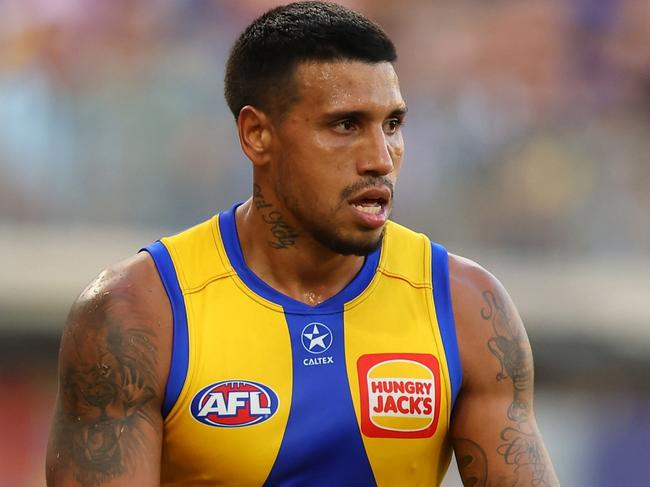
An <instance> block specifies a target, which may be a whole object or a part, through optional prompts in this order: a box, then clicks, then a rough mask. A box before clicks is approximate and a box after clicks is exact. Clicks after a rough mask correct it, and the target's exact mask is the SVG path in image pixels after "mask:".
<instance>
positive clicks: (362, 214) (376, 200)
mask: <svg viewBox="0 0 650 487" xmlns="http://www.w3.org/2000/svg"><path fill="white" fill-rule="evenodd" d="M391 196H392V195H391V191H390V189H389V188H388V187H386V186H376V187H372V188H369V189H366V190H364V191H362V192H361V193H358V194H357V195H355V196H354V198H352V199H350V200H349V201H348V202H349V203H350V205H351V206H352V208H353V209H354V211H355V213H356V214H357V216H358V217H359V219H360V220H361V221H362V222H363V223H364V224H365V225H366V226H369V227H371V228H378V227H381V226H382V225H383V224H384V223H386V220H387V219H388V212H387V210H386V208H387V206H388V203H389V202H390V200H391Z"/></svg>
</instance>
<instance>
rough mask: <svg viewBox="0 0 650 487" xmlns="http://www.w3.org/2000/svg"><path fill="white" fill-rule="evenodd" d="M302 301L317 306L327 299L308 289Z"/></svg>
mask: <svg viewBox="0 0 650 487" xmlns="http://www.w3.org/2000/svg"><path fill="white" fill-rule="evenodd" d="M301 301H302V302H303V303H305V304H307V305H309V306H316V305H318V304H320V303H322V302H323V301H325V298H324V297H323V296H322V295H320V294H317V293H315V292H313V291H307V292H305V293H303V295H302V299H301Z"/></svg>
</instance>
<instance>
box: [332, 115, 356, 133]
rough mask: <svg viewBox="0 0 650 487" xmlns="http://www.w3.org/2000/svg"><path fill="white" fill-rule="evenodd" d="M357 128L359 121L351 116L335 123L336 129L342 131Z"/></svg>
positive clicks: (350, 130)
mask: <svg viewBox="0 0 650 487" xmlns="http://www.w3.org/2000/svg"><path fill="white" fill-rule="evenodd" d="M356 129H357V123H356V122H355V121H354V120H352V119H351V118H346V119H345V120H340V121H338V122H336V123H335V124H334V130H336V131H337V132H340V133H348V132H352V131H354V130H356Z"/></svg>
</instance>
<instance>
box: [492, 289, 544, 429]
mask: <svg viewBox="0 0 650 487" xmlns="http://www.w3.org/2000/svg"><path fill="white" fill-rule="evenodd" d="M483 299H484V300H485V302H486V303H487V306H486V307H485V308H483V309H482V310H481V317H482V318H483V319H484V320H488V321H491V322H492V327H493V329H494V333H495V334H496V336H493V337H492V338H490V340H489V341H488V348H489V349H490V352H492V354H493V355H494V356H495V357H496V358H497V359H499V363H500V365H501V370H500V371H499V373H498V374H497V380H498V381H502V380H505V379H508V378H509V379H511V380H512V384H513V386H514V396H513V400H512V403H511V404H510V407H509V408H508V419H510V420H511V421H515V422H517V423H521V422H524V421H526V420H527V419H528V415H529V413H530V411H529V408H530V405H529V404H528V402H527V401H526V400H525V399H524V397H525V396H524V393H525V392H526V391H528V390H530V389H531V387H532V385H533V384H532V377H533V374H532V366H533V364H532V362H531V361H530V360H529V359H528V350H527V349H526V345H525V337H522V335H521V333H520V332H519V330H518V328H517V327H516V326H515V325H513V323H512V321H511V318H510V316H509V313H508V311H507V310H506V308H505V306H504V302H503V300H502V299H501V298H498V297H497V296H495V295H494V294H493V293H492V292H491V291H484V292H483Z"/></svg>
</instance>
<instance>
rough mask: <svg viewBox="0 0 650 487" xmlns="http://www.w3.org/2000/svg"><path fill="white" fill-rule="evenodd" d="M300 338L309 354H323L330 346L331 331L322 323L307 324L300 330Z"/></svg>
mask: <svg viewBox="0 0 650 487" xmlns="http://www.w3.org/2000/svg"><path fill="white" fill-rule="evenodd" d="M301 338H302V346H303V347H304V348H305V350H307V351H308V352H309V353H314V354H319V353H323V352H324V351H326V350H327V349H328V348H330V347H331V346H332V330H330V329H329V328H328V327H327V326H326V325H324V324H322V323H309V324H308V325H307V326H305V327H304V328H303V329H302V336H301Z"/></svg>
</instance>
